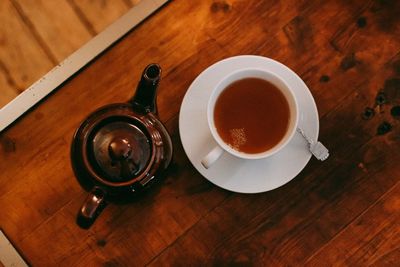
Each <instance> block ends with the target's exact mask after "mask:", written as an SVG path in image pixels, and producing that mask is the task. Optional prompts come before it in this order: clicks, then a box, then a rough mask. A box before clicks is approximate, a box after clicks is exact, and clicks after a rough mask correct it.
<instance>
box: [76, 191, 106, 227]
mask: <svg viewBox="0 0 400 267" xmlns="http://www.w3.org/2000/svg"><path fill="white" fill-rule="evenodd" d="M105 196H106V194H105V192H104V191H103V190H102V189H101V188H99V187H95V188H93V189H92V191H91V192H90V193H89V195H88V196H87V197H86V200H85V202H84V203H83V205H82V207H81V209H80V210H79V213H78V218H77V224H78V225H79V226H80V227H81V228H84V229H88V228H89V227H90V226H91V225H92V224H93V223H94V221H95V220H96V218H97V217H98V216H99V214H100V212H101V211H102V210H103V209H104V208H105V207H106V205H107V203H106V201H105Z"/></svg>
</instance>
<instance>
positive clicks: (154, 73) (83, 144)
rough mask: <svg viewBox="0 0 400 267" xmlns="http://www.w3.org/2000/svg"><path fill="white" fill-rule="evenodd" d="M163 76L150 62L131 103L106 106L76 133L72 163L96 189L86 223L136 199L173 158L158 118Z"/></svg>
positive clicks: (83, 217)
mask: <svg viewBox="0 0 400 267" xmlns="http://www.w3.org/2000/svg"><path fill="white" fill-rule="evenodd" d="M160 77H161V68H160V67H159V66H158V65H157V64H150V65H148V66H147V67H146V68H145V69H144V71H143V74H142V77H141V80H140V82H139V84H138V87H137V90H136V93H135V96H134V97H133V98H132V100H131V101H129V102H128V103H123V104H112V105H108V106H105V107H103V108H100V109H99V110H97V111H95V112H94V113H92V114H91V115H89V117H87V118H86V119H85V120H84V121H83V122H82V124H81V125H80V126H79V128H78V129H77V131H76V132H75V135H74V138H73V142H72V147H71V161H72V166H73V169H74V172H75V175H76V177H77V178H78V181H79V182H80V184H81V185H82V186H83V187H84V188H85V189H86V190H87V191H89V192H90V193H89V195H88V197H87V198H86V200H85V202H84V203H83V205H82V207H81V209H80V211H79V214H78V219H77V222H78V224H79V225H80V226H81V227H83V228H88V227H90V225H91V224H92V223H93V222H94V220H95V219H96V218H97V216H98V215H99V213H100V212H101V211H102V209H103V208H104V207H105V206H106V204H107V203H108V202H115V201H120V200H129V199H132V198H134V196H136V195H137V194H138V193H139V192H142V191H143V190H145V189H146V188H148V187H149V186H150V185H151V184H152V183H153V182H154V181H156V180H158V179H160V178H159V177H160V176H161V174H162V172H163V171H164V170H165V169H166V168H167V167H168V165H169V163H170V162H171V158H172V143H171V138H170V137H169V135H168V132H167V130H166V129H165V127H164V126H163V125H162V123H161V122H160V121H159V120H158V119H157V107H156V93H157V87H158V83H159V80H160Z"/></svg>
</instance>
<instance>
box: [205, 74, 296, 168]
mask: <svg viewBox="0 0 400 267" xmlns="http://www.w3.org/2000/svg"><path fill="white" fill-rule="evenodd" d="M245 78H259V79H263V80H266V81H268V82H270V83H272V84H273V85H275V86H276V88H278V89H279V90H280V91H281V92H282V94H283V95H284V96H285V98H286V100H287V102H288V105H289V114H290V115H289V124H288V128H287V131H286V133H285V135H284V136H283V138H282V139H281V140H280V141H279V142H278V143H277V144H276V145H275V146H273V147H272V148H270V149H268V150H266V151H263V152H261V153H254V154H253V153H245V152H242V151H238V150H236V149H234V148H232V147H231V146H230V145H228V144H227V143H225V142H224V141H223V140H222V138H221V137H220V135H219V134H218V131H217V129H216V126H215V123H214V107H215V104H216V101H217V99H218V97H219V96H220V94H221V93H222V92H223V91H224V90H225V89H226V88H227V87H228V86H229V85H230V84H232V83H234V82H235V81H238V80H242V79H245ZM269 115H270V114H266V116H269ZM298 118H299V115H298V104H297V100H296V97H295V95H294V93H293V92H292V89H291V88H290V87H289V86H288V85H287V83H286V82H285V81H284V80H283V79H281V78H280V77H279V76H277V75H276V74H274V73H272V72H268V71H266V70H262V69H241V70H238V71H235V72H233V73H231V74H229V75H228V76H226V77H225V78H223V79H222V81H221V82H220V83H219V84H218V85H217V86H216V87H215V88H214V90H213V91H212V93H211V96H210V99H209V101H208V106H207V119H208V127H209V128H210V131H211V134H212V136H213V137H214V139H215V141H216V142H217V146H215V147H214V148H213V149H212V150H211V151H210V152H209V153H208V154H207V155H206V156H205V157H204V158H203V159H202V161H201V164H202V165H203V166H204V167H205V168H206V169H208V168H209V167H211V165H213V164H214V163H215V162H216V161H217V160H218V159H219V158H220V157H221V155H222V154H223V153H224V152H225V153H230V154H231V155H233V156H236V157H238V158H242V159H262V158H266V157H269V156H272V155H274V154H275V153H277V152H278V151H280V150H281V149H283V148H284V147H285V146H286V145H287V144H288V143H289V142H290V140H291V139H292V138H293V136H294V133H295V132H296V128H297V123H298Z"/></svg>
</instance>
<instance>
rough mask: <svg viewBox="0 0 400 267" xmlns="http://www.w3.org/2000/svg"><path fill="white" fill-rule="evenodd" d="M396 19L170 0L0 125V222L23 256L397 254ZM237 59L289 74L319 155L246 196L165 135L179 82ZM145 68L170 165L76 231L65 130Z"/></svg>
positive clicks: (212, 261)
mask: <svg viewBox="0 0 400 267" xmlns="http://www.w3.org/2000/svg"><path fill="white" fill-rule="evenodd" d="M399 13H400V4H399V2H398V1H383V0H381V1H344V0H343V1H335V0H331V1H292V0H287V1H234V0H227V1H219V0H217V1H205V0H204V1H200V0H199V1H183V0H180V1H179V0H176V1H172V2H171V3H169V4H168V5H166V6H165V7H164V8H163V9H162V10H160V11H159V12H158V13H157V14H155V15H154V16H152V17H151V18H150V19H148V20H147V21H146V22H144V23H143V24H142V25H140V27H138V28H136V29H135V30H133V31H132V32H130V33H129V34H128V35H127V36H126V37H125V38H124V39H123V40H122V41H120V42H119V43H117V44H116V45H114V46H113V47H112V48H110V49H109V50H108V51H106V52H105V53H104V54H102V55H101V56H100V57H98V58H97V60H95V62H93V63H92V64H90V66H88V67H87V68H85V69H84V70H83V71H81V72H80V73H79V74H77V75H76V76H75V77H73V78H72V79H70V80H69V81H68V82H66V83H65V84H63V85H62V86H61V88H59V89H58V90H57V91H56V92H55V93H54V94H52V95H51V96H49V97H48V98H47V99H46V100H44V101H43V102H42V103H40V104H39V105H38V106H36V107H35V108H34V109H33V110H31V111H30V112H29V113H28V114H26V115H25V116H24V117H23V118H21V119H20V120H18V121H17V122H16V123H14V124H13V125H12V126H11V127H9V128H8V129H7V130H6V131H4V132H2V133H1V135H0V140H1V146H0V148H1V149H0V156H1V161H0V173H1V175H0V176H1V177H0V207H1V208H2V211H1V212H0V227H1V228H2V230H3V231H4V232H5V233H6V235H8V237H9V238H10V240H11V241H12V242H13V243H14V244H15V246H16V247H17V248H18V249H19V251H21V253H22V254H23V256H24V257H25V258H26V260H27V261H28V262H29V263H31V264H32V265H34V266H58V265H61V266H75V265H78V266H97V265H105V266H141V265H145V264H149V265H153V266H159V265H181V266H189V265H203V264H208V265H215V266H220V265H224V264H225V265H230V264H240V265H242V264H243V265H247V264H248V265H271V266H279V265H292V266H293V265H304V264H305V265H312V266H324V265H331V264H337V265H349V266H357V265H359V266H365V265H370V264H374V265H378V266H381V265H386V266H394V265H395V264H396V263H397V264H398V263H399V262H400V182H399V181H400V166H399V164H398V162H399V160H400V153H399V144H400V143H399V142H400V123H399V118H400V117H399V107H398V106H397V105H399V104H400V53H399V51H400V16H399ZM239 54H256V55H262V56H266V57H270V58H273V59H276V60H278V61H281V62H283V63H284V64H286V65H287V66H289V67H290V68H291V69H293V70H294V71H295V72H296V73H298V74H299V75H300V77H301V78H302V79H303V80H304V81H305V83H306V84H307V85H308V87H309V88H310V90H311V91H312V93H313V95H314V98H315V100H316V103H317V106H318V110H319V117H320V126H321V127H320V139H321V140H322V141H323V142H324V143H325V144H326V145H327V146H328V147H329V148H330V152H331V157H330V158H329V159H328V160H327V161H325V162H323V163H321V162H318V161H317V160H315V159H312V160H311V161H310V162H309V164H308V165H307V167H306V168H305V169H304V170H303V171H302V172H301V173H300V174H299V175H298V176H297V177H296V178H295V179H294V180H292V181H291V182H290V183H288V184H286V185H285V186H283V187H280V188H278V189H276V190H273V191H270V192H266V193H262V194H255V195H245V194H236V193H232V192H228V191H225V190H223V189H220V188H218V187H216V186H214V185H212V184H211V183H210V182H208V181H207V180H206V179H204V178H203V177H202V176H201V175H200V174H199V173H198V172H197V171H196V170H195V169H194V168H193V167H192V165H191V163H190V162H189V160H188V158H187V157H186V155H185V153H184V151H183V148H182V145H181V143H180V140H179V132H178V113H179V108H180V104H181V101H182V98H183V96H184V94H185V92H186V90H187V89H188V87H189V85H190V84H191V82H192V81H193V80H194V79H195V77H196V76H197V75H198V74H199V73H200V72H201V71H202V70H204V69H205V68H206V67H208V66H209V65H211V64H213V63H215V62H217V61H219V60H221V59H223V58H226V57H229V56H233V55H239ZM150 62H158V63H159V64H160V65H161V66H162V68H163V70H164V73H163V74H164V76H163V80H162V82H161V86H160V90H159V96H158V108H159V113H160V118H161V120H162V121H163V122H165V123H166V125H167V127H168V129H169V131H170V133H171V135H172V139H173V144H174V148H175V153H174V163H173V166H172V168H171V169H170V171H169V173H168V178H166V179H165V180H164V181H163V182H162V183H161V184H160V185H159V186H158V187H156V188H154V190H152V191H151V192H149V194H147V195H146V196H144V197H143V198H141V199H139V200H137V201H136V202H134V203H132V204H129V205H110V206H108V207H107V208H106V209H105V210H104V212H103V213H102V215H101V216H100V218H99V219H98V220H97V221H96V222H95V224H94V225H93V226H92V228H90V229H89V230H82V229H80V228H79V227H78V226H77V225H76V224H75V218H76V214H77V211H78V209H79V207H80V206H81V204H82V202H83V200H84V199H85V197H86V193H85V192H84V191H83V190H82V188H81V187H80V186H79V184H78V182H77V181H76V179H75V178H74V175H73V171H72V168H71V165H70V158H69V157H70V153H69V152H70V151H69V150H70V145H71V140H72V135H73V132H74V130H75V129H76V128H77V127H78V125H79V123H80V122H81V121H82V120H83V119H84V118H85V117H86V116H87V115H88V114H89V113H90V112H91V111H93V110H95V109H96V108H99V107H101V106H103V105H106V104H109V103H115V102H124V101H127V100H128V99H129V98H130V97H131V96H132V95H133V92H134V88H135V86H136V83H137V80H138V77H139V75H140V73H141V71H142V69H143V68H144V66H145V65H147V64H148V63H150ZM368 107H369V108H370V109H367V110H366V108H368ZM244 178H245V177H244Z"/></svg>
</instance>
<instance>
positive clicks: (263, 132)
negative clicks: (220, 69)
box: [214, 78, 290, 154]
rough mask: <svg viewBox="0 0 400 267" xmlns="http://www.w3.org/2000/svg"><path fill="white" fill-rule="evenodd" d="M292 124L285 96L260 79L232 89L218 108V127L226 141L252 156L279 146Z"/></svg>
mask: <svg viewBox="0 0 400 267" xmlns="http://www.w3.org/2000/svg"><path fill="white" fill-rule="evenodd" d="M289 120H290V109H289V104H288V101H287V100H286V98H285V96H284V95H283V93H282V92H281V91H280V90H279V89H278V88H277V87H276V86H275V85H273V84H272V83H270V82H268V81H266V80H263V79H259V78H245V79H242V80H239V81H236V82H234V83H232V84H230V85H228V86H227V88H226V89H225V90H224V91H223V92H222V93H221V94H220V95H219V97H218V99H217V101H216V103H215V107H214V123H215V127H216V129H217V132H218V134H219V135H220V137H221V138H222V140H223V141H224V142H225V143H227V144H228V145H229V146H231V147H232V148H234V149H235V150H237V151H240V152H244V153H249V154H255V153H262V152H265V151H267V150H269V149H271V148H273V147H274V146H275V145H277V144H278V143H279V142H280V141H281V140H282V138H283V137H284V136H285V134H286V132H287V130H288V127H289Z"/></svg>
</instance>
